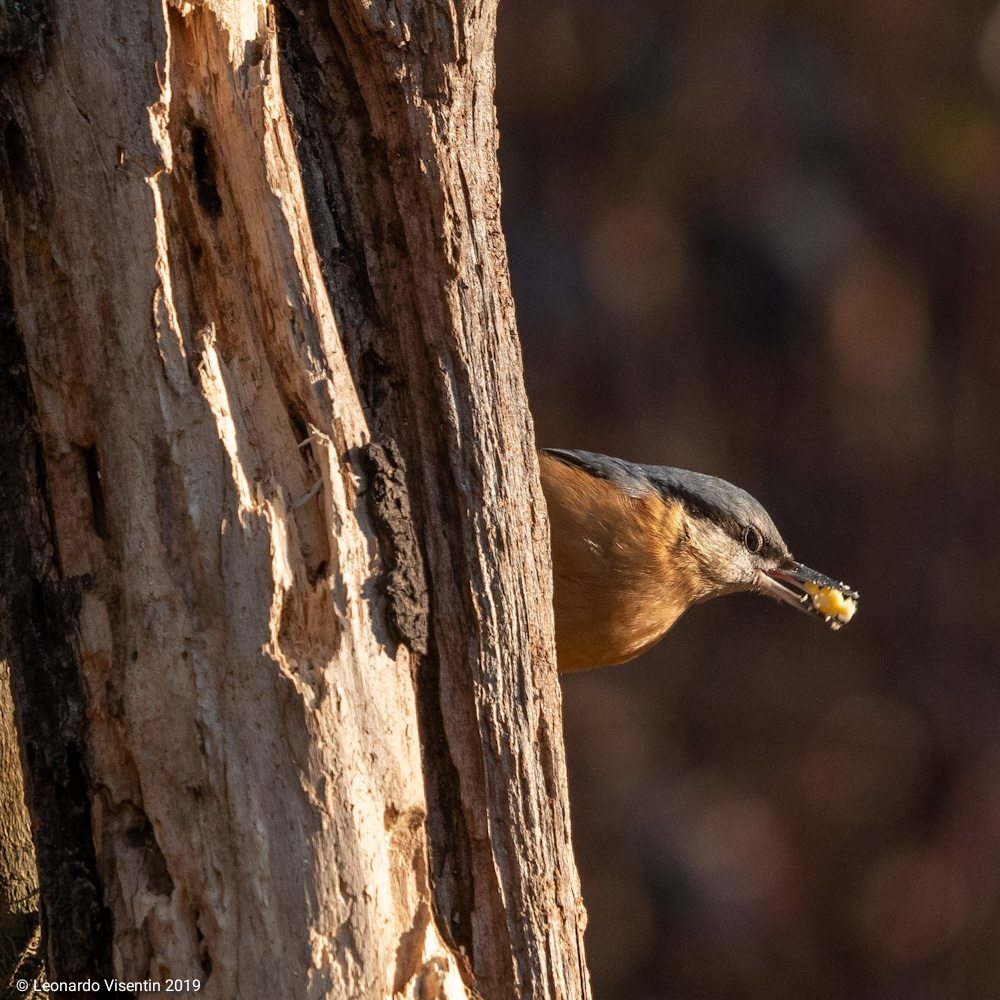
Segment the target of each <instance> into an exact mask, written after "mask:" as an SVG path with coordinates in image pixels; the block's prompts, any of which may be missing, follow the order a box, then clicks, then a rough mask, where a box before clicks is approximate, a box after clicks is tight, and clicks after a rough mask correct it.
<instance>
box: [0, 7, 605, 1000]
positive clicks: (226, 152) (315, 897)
mask: <svg viewBox="0 0 1000 1000" xmlns="http://www.w3.org/2000/svg"><path fill="white" fill-rule="evenodd" d="M125 7H127V9H125ZM125 7H123V6H122V5H106V4H98V3H93V2H90V0H80V2H76V3H73V4H70V3H67V2H62V3H54V4H52V7H51V10H50V24H51V34H50V35H49V36H48V38H47V40H46V42H45V45H44V59H42V57H39V58H38V59H30V58H27V57H26V58H24V59H22V61H21V62H19V63H17V64H16V66H15V67H14V69H12V71H11V72H9V73H7V74H5V76H4V77H3V79H2V83H0V128H2V134H3V139H4V141H3V146H2V153H0V158H2V163H0V193H2V224H3V227H4V228H3V234H4V237H5V238H6V240H7V243H8V246H9V248H10V264H11V288H12V292H13V299H14V304H15V307H16V313H17V334H16V336H12V338H11V341H10V342H11V344H13V345H15V348H16V349H19V350H21V351H23V356H24V364H23V365H22V371H23V373H24V374H23V377H22V381H23V385H22V386H21V388H20V389H17V390H16V391H17V392H20V396H18V397H17V398H18V400H19V406H20V407H21V409H20V411H18V416H17V420H16V421H15V424H13V425H12V426H11V428H10V434H11V435H12V438H17V433H18V427H20V428H21V429H22V433H21V437H20V438H17V440H18V441H19V442H20V444H19V446H18V448H13V449H10V450H9V451H5V454H4V457H3V459H2V464H3V467H4V468H3V470H2V474H3V475H4V476H5V477H7V478H8V480H9V482H11V483H12V484H14V485H13V487H12V488H22V489H24V490H25V491H27V492H26V493H25V497H26V498H27V502H26V503H24V504H23V505H22V506H23V509H22V510H19V511H17V512H16V513H11V512H10V511H9V510H8V511H7V512H6V513H4V514H0V541H2V542H3V544H4V545H5V546H13V547H14V548H11V549H10V551H15V548H16V551H18V552H20V553H22V555H21V556H18V559H20V560H21V561H20V562H15V563H14V564H13V568H10V569H9V572H8V576H7V577H6V578H5V580H4V584H5V587H6V585H7V584H8V582H9V583H10V584H11V586H12V587H13V589H12V590H11V592H10V595H7V593H6V592H5V598H6V600H5V602H4V606H3V611H2V614H3V620H2V625H0V629H2V636H3V637H4V639H5V648H7V649H9V653H8V655H9V658H10V662H11V667H12V674H13V681H14V693H15V699H16V700H17V703H18V710H19V719H20V723H21V738H22V742H23V745H24V747H25V751H26V752H25V760H26V762H27V771H28V773H27V775H26V783H27V790H28V804H29V809H30V811H31V815H32V820H33V823H34V826H35V839H36V843H37V845H38V861H39V873H40V878H41V886H42V904H43V914H44V920H45V925H46V928H47V932H48V934H47V949H48V951H47V960H48V963H49V974H50V975H51V976H52V977H53V978H54V979H59V978H67V979H68V978H72V977H74V976H83V975H85V974H87V973H89V972H93V971H95V970H108V969H113V970H114V972H115V974H117V975H118V976H119V977H120V978H122V979H131V980H142V979H146V978H151V979H154V980H158V981H161V982H162V981H163V980H164V979H166V978H172V977H173V978H196V979H200V980H201V981H202V982H203V984H204V986H203V988H202V992H201V994H200V995H204V996H206V997H219V998H231V997H241V996H246V997H262V996H335V997H340V996H344V997H346V996H351V997H386V996H399V997H412V998H414V1000H416V998H418V997H420V998H424V1000H428V998H432V997H446V998H454V997H466V996H481V997H484V998H488V1000H493V998H499V997H539V998H541V997H546V998H548V997H552V998H556V997H559V998H562V997H567V998H569V997H574V998H575V997H586V996H588V995H589V987H588V985H587V975H586V969H585V966H584V962H583V948H582V933H583V922H584V919H583V910H582V906H581V904H580V901H579V888H578V883H577V876H576V871H575V867H574V864H573V859H572V851H571V846H570V840H569V817H568V805H567V799H566V788H565V775H564V762H563V757H562V745H561V723H560V717H559V692H558V687H557V681H556V674H555V666H554V657H553V648H552V636H551V632H552V630H551V607H550V604H551V602H550V582H549V569H548V564H547V558H548V556H547V526H546V521H545V515H544V506H543V502H542V498H541V493H540V490H539V487H538V481H537V468H536V465H535V455H534V447H533V440H532V432H531V424H530V418H529V416H528V413H527V408H526V403H525V397H524V390H523V386H522V382H521V373H520V355H519V351H518V345H517V340H516V334H515V329H514V319H513V307H512V303H511V300H510V293H509V287H508V281H507V269H506V259H505V255H504V245H503V237H502V233H501V230H500V224H499V202H498V190H499V188H498V182H497V174H496V122H495V113H494V108H493V101H492V91H493V63H492V40H493V32H494V15H495V4H494V3H492V2H489V0H488V2H485V3H481V4H479V5H468V6H466V5H464V4H457V5H456V4H443V3H437V2H434V0H426V2H420V3H416V2H414V3H406V4H400V5H395V4H383V3H365V2H363V0H348V2H345V3H338V4H331V5H330V7H329V8H326V7H323V6H321V5H319V4H314V3H312V2H307V3H304V4H302V5H292V6H285V5H284V4H281V3H279V4H278V5H277V6H276V7H268V6H264V5H260V4H257V3H254V2H249V0H247V2H244V3H242V4H240V5H237V4H232V3H223V2H206V3H202V4H191V3H187V2H178V3H168V4H166V5H165V6H160V5H149V6H147V7H141V6H140V7H139V8H137V7H136V6H135V5H125ZM22 345H23V346H22ZM15 367H16V366H15ZM11 370H13V368H11ZM7 388H8V387H7V386H5V389H7ZM10 391H12V392H14V390H13V389H11V390H10ZM18 421H19V422H18ZM32 434H33V435H34V439H35V441H36V445H35V449H34V452H32V447H31V443H30V441H31V435H32ZM14 506H17V505H14ZM18 546H19V548H18ZM32 596H34V599H35V602H36V603H35V605H32V604H30V602H29V598H31V597H32ZM18 602H20V603H18ZM32 644H33V645H32ZM57 795H58V796H63V797H64V798H65V801H67V802H68V803H69V805H70V807H71V808H72V809H75V810H76V813H75V814H74V816H75V827H74V829H75V831H76V832H75V834H73V835H72V836H70V835H68V834H67V831H66V829H65V824H63V823H61V821H59V820H57V819H56V818H55V817H54V816H53V814H52V812H51V806H50V804H47V803H49V802H50V799H52V798H53V797H54V796H57ZM73 836H75V837H76V838H77V839H76V840H73ZM70 861H72V862H74V864H70V863H69V862H70ZM60 880H62V881H60ZM67 880H68V881H67ZM74 893H78V894H79V893H82V894H83V895H79V896H74V895H73V894H74ZM77 903H82V909H80V908H78V907H77ZM81 913H82V914H83V918H84V920H85V922H86V921H89V923H87V924H86V927H84V925H82V924H80V917H79V914H81Z"/></svg>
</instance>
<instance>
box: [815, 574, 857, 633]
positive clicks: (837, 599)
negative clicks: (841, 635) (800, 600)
mask: <svg viewBox="0 0 1000 1000" xmlns="http://www.w3.org/2000/svg"><path fill="white" fill-rule="evenodd" d="M803 587H804V588H805V590H806V593H808V594H810V595H811V596H812V606H813V608H815V610H816V611H818V612H819V613H820V614H821V615H823V616H824V617H825V618H826V620H827V621H828V622H829V623H830V625H831V627H833V628H840V626H841V625H846V624H847V623H848V622H849V621H850V620H851V619H852V618H853V617H854V612H855V611H857V610H858V602H857V599H856V598H854V597H850V596H849V595H847V594H845V593H844V592H843V591H842V590H840V589H838V588H837V587H819V586H817V585H816V584H815V583H804V584H803Z"/></svg>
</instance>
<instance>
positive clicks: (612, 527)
mask: <svg viewBox="0 0 1000 1000" xmlns="http://www.w3.org/2000/svg"><path fill="white" fill-rule="evenodd" d="M538 457H539V468H540V473H541V485H542V492H543V493H544V495H545V501H546V504H547V507H548V513H549V525H550V531H551V542H552V576H553V607H554V612H555V638H556V660H557V664H558V668H559V671H560V672H561V673H566V672H572V671H577V670H586V669H590V668H593V667H600V666H610V665H612V664H617V663H625V662H626V661H628V660H631V659H633V658H634V657H636V656H638V655H639V654H640V653H643V652H644V651H645V650H647V649H649V648H650V647H651V646H652V645H654V644H655V643H656V642H658V641H659V640H660V639H661V638H662V637H663V636H664V635H665V634H666V632H667V631H668V630H669V629H670V628H671V626H673V624H674V623H675V622H676V621H677V619H678V618H679V617H680V616H681V615H682V614H683V613H684V612H685V611H686V610H687V609H688V608H689V607H691V606H692V605H693V604H699V603H701V602H703V601H707V600H710V599H711V598H713V597H720V596H722V595H724V594H733V593H737V592H739V591H755V592H758V593H761V594H764V595H766V596H768V597H772V598H774V599H776V600H778V601H782V602H784V603H786V604H789V605H791V606H792V607H796V608H798V609H799V610H801V611H805V612H808V613H811V614H814V615H818V616H820V617H822V618H823V619H825V620H826V622H827V624H829V625H830V626H831V627H833V628H835V629H836V628H839V627H840V626H841V625H843V624H845V623H846V622H848V621H849V620H850V619H851V617H852V616H853V615H854V612H855V611H856V609H857V603H858V600H859V596H858V593H857V591H855V590H853V589H852V588H850V587H848V586H847V585H846V584H845V583H843V582H838V581H835V580H834V579H833V578H831V577H828V576H824V575H823V574H822V573H817V572H816V571H815V570H812V569H809V568H808V567H807V566H804V565H802V563H799V562H796V560H795V559H794V557H793V556H792V554H791V552H789V550H788V546H787V545H786V544H785V542H784V540H783V539H782V537H781V534H780V533H779V531H778V529H777V528H776V527H775V525H774V522H773V521H772V520H771V517H770V515H769V514H768V513H767V511H766V510H765V509H764V508H763V506H761V504H760V503H759V502H758V501H757V500H755V499H754V498H753V497H752V496H750V494H749V493H747V492H745V491H744V490H742V489H740V488H739V487H737V486H733V485H732V484H731V483H729V482H726V480H724V479H718V478H716V477H715V476H709V475H705V474H703V473H699V472H689V471H687V470H685V469H675V468H672V467H669V466H658V465H640V464H636V463H634V462H627V461H624V460H623V459H620V458H611V457H610V456H608V455H599V454H596V453H594V452H590V451H575V450H566V449H559V448H543V449H539V453H538Z"/></svg>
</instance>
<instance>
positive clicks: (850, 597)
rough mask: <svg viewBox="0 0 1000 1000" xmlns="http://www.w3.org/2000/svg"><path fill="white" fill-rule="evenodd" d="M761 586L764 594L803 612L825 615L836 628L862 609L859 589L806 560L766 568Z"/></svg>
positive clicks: (828, 622)
mask: <svg viewBox="0 0 1000 1000" xmlns="http://www.w3.org/2000/svg"><path fill="white" fill-rule="evenodd" d="M758 587H759V589H760V591H761V592H762V593H765V594H767V595H768V596H769V597H774V598H775V599H777V600H779V601H783V602H784V603H785V604H791V605H792V607H795V608H798V609H799V610H800V611H808V612H811V613H812V614H816V615H821V616H822V617H823V619H824V621H826V623H827V625H829V626H830V628H832V629H838V628H840V627H841V626H842V625H846V624H847V623H848V622H849V621H850V620H851V619H852V618H853V617H854V613H855V612H856V611H857V610H858V592H857V591H856V590H853V589H851V588H850V587H848V586H847V584H846V583H838V582H837V581H836V580H833V579H831V578H830V577H828V576H824V575H823V574H822V573H817V572H816V570H814V569H809V567H808V566H803V565H802V563H791V564H789V565H788V566H787V567H785V568H782V569H779V568H775V569H769V570H765V571H763V572H762V573H761V574H760V577H759V580H758Z"/></svg>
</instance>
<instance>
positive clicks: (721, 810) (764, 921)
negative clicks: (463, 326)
mask: <svg viewBox="0 0 1000 1000" xmlns="http://www.w3.org/2000/svg"><path fill="white" fill-rule="evenodd" d="M498 64H499V65H498V81H499V82H498V101H499V107H500V125H501V134H502V141H501V166H502V176H503V180H504V221H505V226H506V230H507V235H508V240H509V251H510V260H511V268H512V275H513V284H514V294H515V298H516V301H517V307H518V316H519V323H520V329H521V335H522V338H523V343H524V352H525V365H526V373H527V382H528V389H529V393H530V397H531V401H532V406H533V410H534V415H535V419H536V427H537V432H538V438H539V441H540V442H541V443H543V444H549V445H553V446H562V447H580V448H587V449H590V450H595V451H604V452H607V453H610V454H615V455H619V456H622V457H625V458H629V459H633V460H637V461H646V462H655V463H662V464H670V465H678V466H681V467H684V468H690V469H697V470H701V471H705V472H711V473H714V474H717V475H722V476H724V477H726V478H728V479H730V480H732V481H733V482H736V483H738V484H740V485H742V486H744V487H745V488H746V489H748V490H749V491H750V492H752V493H753V494H754V495H756V496H757V497H758V498H759V499H760V500H761V501H762V502H763V503H764V504H765V506H766V507H768V509H769V510H770V512H771V514H772V515H773V516H774V519H775V521H776V522H777V524H778V526H779V528H781V530H782V532H783V534H784V536H785V539H786V540H787V541H788V542H789V544H790V545H791V546H792V549H793V551H794V552H795V553H796V555H797V556H798V557H799V558H801V559H802V560H803V561H804V562H806V563H807V564H809V565H811V566H814V567H815V568H817V569H820V570H822V571H824V572H827V573H830V574H831V575H834V576H837V577H839V578H842V579H845V580H848V581H849V582H850V583H852V584H853V585H855V586H856V587H858V589H859V590H860V591H861V592H862V596H863V599H862V602H861V610H860V613H859V615H858V617H857V618H856V619H855V621H854V622H853V623H852V624H851V625H850V626H849V627H848V628H845V629H844V630H842V631H841V632H839V633H831V632H829V631H828V630H826V629H824V628H823V627H822V625H821V624H819V623H818V622H817V621H816V620H814V619H810V618H807V617H806V616H804V615H797V614H795V613H794V612H792V611H791V610H790V609H788V608H786V607H782V606H779V605H777V604H772V603H771V602H768V601H764V600H762V599H760V598H755V597H752V596H745V597H732V598H726V599H724V600H721V601H717V602H714V603H711V604H708V605H705V606H703V607H700V608H697V609H695V610H694V611H692V612H691V613H689V614H688V615H687V616H685V618H684V619H682V620H681V622H680V623H679V624H678V625H677V627H676V628H675V629H674V630H673V631H672V632H671V634H670V635H669V636H668V638H667V640H666V641H664V642H663V643H662V644H661V645H659V646H658V647H657V648H655V649H654V650H653V651H651V652H650V653H648V654H647V655H645V656H644V657H642V658H641V659H640V660H639V661H636V662H635V663H633V664H630V665H627V666H624V667H617V668H612V669H609V670H605V671H598V672H596V673H591V674H587V675H580V676H573V677H569V678H567V679H565V680H564V683H563V690H564V693H565V720H566V742H567V748H568V754H569V764H570V785H571V789H570V790H571V797H572V802H573V816H574V836H575V841H576V845H577V856H578V861H579V864H580V867H581V873H582V879H583V886H584V893H585V899H586V902H587V905H588V909H589V913H590V926H589V930H588V946H589V957H590V963H591V968H592V972H593V977H594V985H595V992H596V996H597V998H598V1000H619V998H622V1000H663V998H670V1000H734V998H740V1000H742V998H749V1000H756V998H760V1000H782V998H786V997H787V998H796V1000H803V998H810V1000H823V998H837V1000H843V998H869V997H870V998H899V1000H921V998H927V1000H947V998H961V1000H965V998H984V1000H986V998H990V1000H996V998H997V997H1000V643H998V623H1000V503H998V498H1000V446H998V444H997V438H998V432H1000V11H998V10H997V9H996V8H995V6H994V4H992V3H981V2H976V0H812V2H808V0H796V2H792V0H786V2H777V0H773V2H767V0H753V2H737V0H697V2H695V0H688V2H682V0H677V2H666V0H615V2H609V0H548V2H546V3H544V4H538V3H534V2H529V0H503V2H502V3H501V23H500V34H499V50H498Z"/></svg>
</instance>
